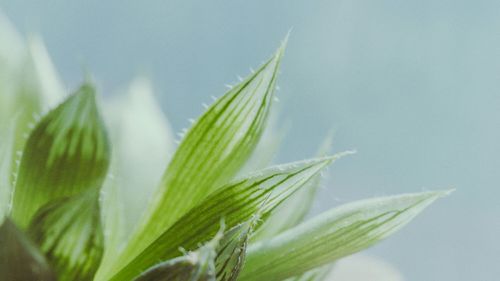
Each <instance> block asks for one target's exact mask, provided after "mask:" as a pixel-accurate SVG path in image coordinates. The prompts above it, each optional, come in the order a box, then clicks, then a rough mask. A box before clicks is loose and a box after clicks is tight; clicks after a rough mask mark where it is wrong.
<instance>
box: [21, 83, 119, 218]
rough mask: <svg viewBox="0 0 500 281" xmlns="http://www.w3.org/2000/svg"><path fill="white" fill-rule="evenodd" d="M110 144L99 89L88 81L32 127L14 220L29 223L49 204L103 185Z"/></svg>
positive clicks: (23, 158) (25, 151)
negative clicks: (102, 116) (96, 91)
mask: <svg viewBox="0 0 500 281" xmlns="http://www.w3.org/2000/svg"><path fill="white" fill-rule="evenodd" d="M109 150H110V149H109V143H108V138H107V135H106V131H105V128H104V126H103V124H102V121H101V118H100V116H99V113H98V109H97V105H96V101H95V89H94V87H93V86H92V85H90V84H88V83H86V84H84V85H83V86H82V87H81V88H80V89H79V90H78V91H77V92H76V93H75V94H74V95H72V96H71V97H69V98H68V99H67V100H66V101H65V102H64V103H62V104H61V105H60V106H58V107H57V108H55V109H54V110H52V111H51V112H49V113H48V114H47V115H46V116H45V117H44V118H43V119H42V120H41V121H40V122H39V123H38V124H37V125H36V127H35V128H34V129H33V131H32V132H31V134H30V136H29V138H28V141H27V143H26V146H25V149H24V152H23V157H22V159H21V164H20V168H19V176H18V179H17V182H16V186H15V190H14V195H13V203H14V205H13V209H12V217H13V219H14V221H16V222H17V223H18V224H19V225H20V226H21V227H26V226H27V224H28V223H29V221H30V219H31V217H32V216H33V215H34V213H35V212H36V211H37V210H38V209H39V208H40V207H41V206H43V205H44V204H46V203H49V202H51V201H54V200H56V199H59V198H63V197H67V196H72V195H75V194H78V193H80V192H82V191H85V190H88V189H91V188H98V187H100V186H101V184H102V182H103V180H104V178H105V175H106V171H107V169H108V165H109V159H110V152H109Z"/></svg>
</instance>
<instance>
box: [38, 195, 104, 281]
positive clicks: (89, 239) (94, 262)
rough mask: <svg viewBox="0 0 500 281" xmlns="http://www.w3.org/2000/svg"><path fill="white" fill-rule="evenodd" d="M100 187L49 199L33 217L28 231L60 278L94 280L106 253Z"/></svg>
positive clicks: (63, 280) (61, 280)
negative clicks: (62, 197)
mask: <svg viewBox="0 0 500 281" xmlns="http://www.w3.org/2000/svg"><path fill="white" fill-rule="evenodd" d="M98 195H99V193H98V190H95V189H94V190H90V191H88V192H86V193H85V194H83V195H79V196H75V197H72V198H68V199H61V200H59V201H57V202H53V203H49V204H48V205H47V206H45V207H43V208H42V209H40V211H38V212H37V214H36V215H35V216H34V217H33V220H32V222H31V224H30V226H29V228H28V234H29V235H30V237H31V238H32V239H33V241H35V243H36V244H37V245H39V247H40V249H41V251H42V252H44V253H45V255H46V256H47V258H48V260H49V262H50V263H51V264H52V266H53V268H54V269H55V271H56V273H57V277H58V280H60V281H66V280H67V281H73V280H81V281H85V280H92V277H93V276H94V274H95V272H96V270H97V267H98V266H99V263H100V261H101V258H102V253H103V244H104V242H103V233H102V227H101V218H100V215H101V214H100V211H99V204H98V198H99V196H98Z"/></svg>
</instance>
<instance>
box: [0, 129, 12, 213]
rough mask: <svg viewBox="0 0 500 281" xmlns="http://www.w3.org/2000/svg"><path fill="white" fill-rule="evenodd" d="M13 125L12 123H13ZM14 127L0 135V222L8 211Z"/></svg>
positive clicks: (10, 192)
mask: <svg viewBox="0 0 500 281" xmlns="http://www.w3.org/2000/svg"><path fill="white" fill-rule="evenodd" d="M13 123H14V122H13ZM14 142H15V126H14V124H11V126H9V128H7V129H6V130H5V132H3V134H1V135H0V221H2V220H3V217H4V216H5V214H7V213H8V211H9V205H10V200H11V194H12V182H13V180H14V178H13V176H12V173H13V170H14V169H13V167H12V166H13V158H14V153H13V149H14Z"/></svg>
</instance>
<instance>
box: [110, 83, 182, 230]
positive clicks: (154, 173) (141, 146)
mask: <svg viewBox="0 0 500 281" xmlns="http://www.w3.org/2000/svg"><path fill="white" fill-rule="evenodd" d="M104 114H105V116H106V118H107V120H108V121H109V122H108V123H109V128H110V130H109V132H110V138H111V142H112V144H113V160H112V167H113V176H114V178H115V181H116V182H117V184H118V185H119V186H120V195H122V199H123V204H124V205H125V206H127V208H126V209H124V211H125V212H126V217H127V220H126V222H125V223H126V226H127V227H126V229H127V231H128V233H127V234H128V235H130V234H131V233H130V232H131V230H133V227H134V226H136V225H137V223H138V221H139V219H140V218H141V215H143V213H144V212H145V210H146V209H147V206H148V203H149V202H150V200H151V197H152V195H153V193H154V191H155V189H156V187H158V184H159V182H160V180H161V177H162V173H163V172H164V171H165V168H166V167H167V164H168V160H169V157H170V156H171V154H172V153H173V151H174V144H173V137H172V132H171V129H170V124H169V123H168V120H167V119H166V117H165V115H164V114H163V112H162V111H161V108H160V107H159V105H158V103H157V101H156V99H155V97H154V93H153V88H152V85H151V82H150V81H149V80H148V79H146V78H136V79H135V80H134V81H133V82H132V83H131V84H130V87H129V89H128V92H127V93H126V94H123V95H120V96H119V97H118V98H117V99H116V100H113V101H112V102H111V103H109V104H108V105H107V106H106V112H104Z"/></svg>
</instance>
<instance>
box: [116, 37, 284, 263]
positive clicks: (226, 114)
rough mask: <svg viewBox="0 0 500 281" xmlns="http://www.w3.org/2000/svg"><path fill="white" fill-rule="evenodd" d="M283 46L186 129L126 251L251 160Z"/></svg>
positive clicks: (145, 240) (152, 236)
mask: <svg viewBox="0 0 500 281" xmlns="http://www.w3.org/2000/svg"><path fill="white" fill-rule="evenodd" d="M283 48H284V46H282V47H280V48H279V49H278V51H277V52H276V54H275V55H274V56H273V57H272V58H271V59H270V60H268V62H267V63H264V65H262V66H261V67H260V68H259V70H258V71H256V72H255V73H252V74H251V75H249V77H248V78H246V79H244V80H243V81H242V82H241V83H239V84H238V85H236V86H234V87H232V88H231V89H230V90H229V91H228V92H226V94H224V95H223V96H222V97H220V98H219V99H217V100H216V101H215V102H214V103H213V104H212V105H211V106H210V107H208V108H207V110H206V112H205V113H204V114H203V115H202V116H201V117H200V118H198V119H197V121H196V122H195V123H194V124H193V127H192V128H191V129H190V130H189V131H188V132H187V133H186V135H185V136H184V138H183V140H182V143H181V144H180V145H179V148H178V149H177V151H176V153H175V155H174V156H173V158H172V160H171V162H170V164H169V166H168V168H167V170H166V171H165V173H164V176H163V179H162V181H161V184H160V186H159V188H158V190H157V192H156V194H155V196H154V200H153V201H152V202H151V204H150V206H149V208H148V210H147V212H146V215H145V216H144V219H143V222H142V223H141V225H140V226H139V227H138V230H137V232H136V233H135V234H134V235H133V236H132V239H131V243H130V244H129V246H128V248H127V250H126V251H125V252H126V255H130V256H134V255H136V254H139V252H140V251H142V250H143V249H144V248H145V247H147V246H148V244H150V243H151V242H153V241H154V239H156V238H157V237H158V236H159V235H160V234H161V233H162V232H163V231H165V230H166V229H167V228H168V227H169V226H171V225H172V224H173V223H174V222H175V221H176V220H177V219H179V218H180V217H181V216H182V215H184V214H185V213H186V212H187V211H189V209H190V208H192V207H193V206H195V205H196V204H197V203H199V202H200V201H201V200H203V199H204V198H206V197H207V196H208V195H209V194H210V193H213V192H214V191H216V189H217V188H220V187H222V186H223V184H224V183H226V182H228V181H229V180H230V179H232V178H233V177H234V176H235V175H236V174H237V173H238V171H239V170H240V169H241V168H242V166H243V165H244V164H245V163H246V162H247V160H248V158H249V157H250V156H251V153H252V152H253V150H254V148H255V146H256V145H257V143H258V141H259V139H260V137H261V135H262V133H263V131H264V129H265V126H266V123H267V119H268V116H269V112H270V108H271V104H272V97H273V93H274V91H275V83H276V79H277V74H278V68H279V62H280V59H281V56H282V55H283ZM165 213H168V214H169V216H165V215H164V214H165ZM124 255H125V254H124Z"/></svg>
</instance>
